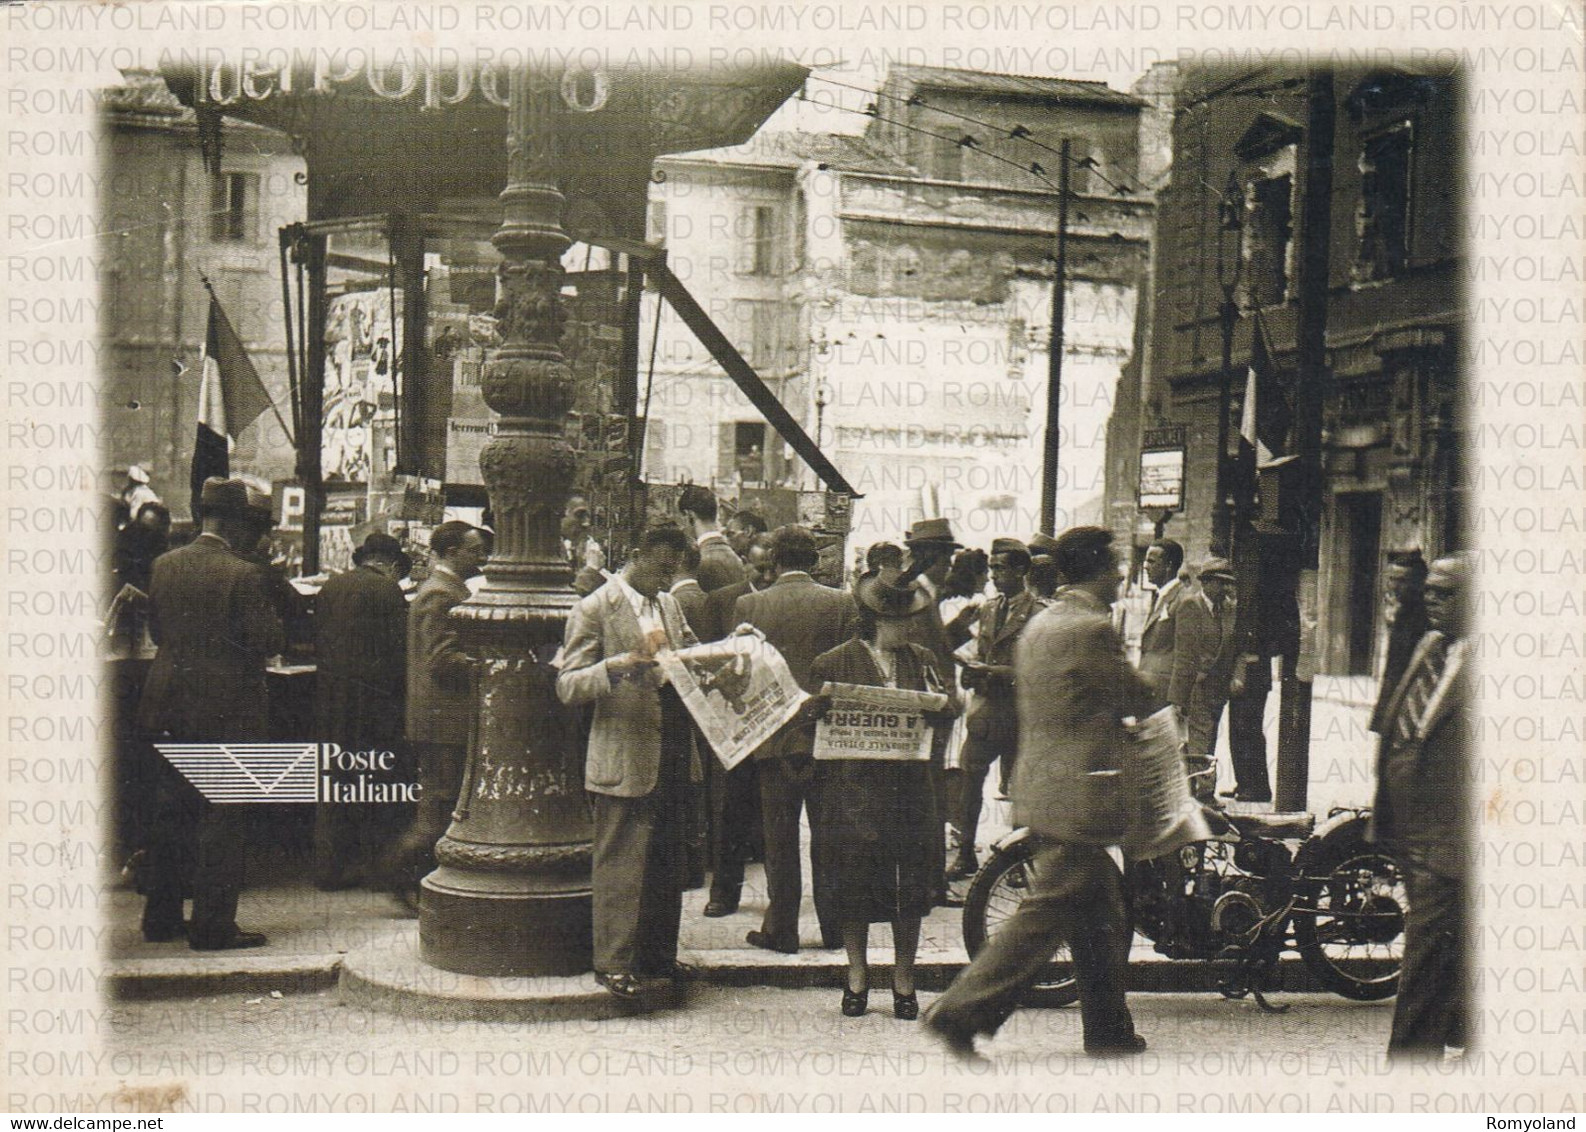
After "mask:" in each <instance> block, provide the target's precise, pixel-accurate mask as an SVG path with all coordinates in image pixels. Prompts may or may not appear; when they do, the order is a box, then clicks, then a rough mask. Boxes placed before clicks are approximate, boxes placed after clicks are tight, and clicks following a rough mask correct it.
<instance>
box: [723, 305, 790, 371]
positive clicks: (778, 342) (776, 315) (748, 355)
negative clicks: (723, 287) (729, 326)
mask: <svg viewBox="0 0 1586 1132" xmlns="http://www.w3.org/2000/svg"><path fill="white" fill-rule="evenodd" d="M735 306H737V307H738V309H739V311H740V312H741V313H742V314H744V315H747V319H746V321H747V324H748V325H747V326H746V327H745V330H746V332H747V333H746V334H745V335H744V341H745V345H744V347H743V355H744V360H745V361H747V362H748V363H749V364H750V365H752V366H754V368H755V369H756V370H757V371H759V372H760V373H761V374H762V375H766V374H773V373H779V372H781V370H783V369H784V368H786V365H787V359H786V358H785V357H784V356H783V335H782V304H781V303H779V302H776V301H773V300H767V299H745V300H742V302H741V303H738V304H735Z"/></svg>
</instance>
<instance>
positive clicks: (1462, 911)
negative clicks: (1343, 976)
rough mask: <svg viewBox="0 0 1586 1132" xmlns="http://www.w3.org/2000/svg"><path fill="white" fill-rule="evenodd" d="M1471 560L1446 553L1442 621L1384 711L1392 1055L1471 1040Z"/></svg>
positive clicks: (1378, 825)
mask: <svg viewBox="0 0 1586 1132" xmlns="http://www.w3.org/2000/svg"><path fill="white" fill-rule="evenodd" d="M1469 592H1470V563H1469V562H1468V561H1467V560H1466V559H1465V558H1464V557H1453V558H1439V559H1437V560H1436V561H1435V562H1433V563H1432V565H1431V568H1430V570H1429V571H1428V573H1427V575H1426V588H1425V601H1426V619H1427V622H1428V623H1429V625H1430V626H1431V628H1430V630H1429V631H1428V632H1427V633H1426V635H1425V636H1423V637H1422V638H1421V642H1420V644H1419V645H1417V646H1416V649H1415V653H1414V655H1413V656H1412V657H1411V658H1410V661H1409V664H1408V666H1407V667H1406V668H1405V671H1404V676H1403V677H1402V678H1401V679H1400V680H1399V684H1398V687H1397V688H1395V689H1394V691H1393V695H1392V698H1391V699H1390V700H1389V701H1388V704H1387V706H1386V708H1385V710H1384V713H1383V726H1384V728H1385V729H1384V731H1383V734H1382V744H1381V746H1380V747H1379V748H1378V752H1377V796H1376V801H1375V803H1374V804H1373V806H1372V811H1371V814H1372V837H1373V839H1374V840H1376V841H1378V842H1380V843H1382V844H1384V845H1386V846H1387V848H1388V849H1389V850H1390V851H1391V852H1392V853H1393V856H1394V858H1395V859H1396V860H1397V861H1398V863H1399V867H1400V868H1401V869H1402V870H1403V872H1404V883H1405V886H1406V888H1407V889H1408V890H1409V897H1410V911H1409V913H1408V914H1407V915H1406V917H1405V922H1404V972H1403V974H1402V975H1401V976H1400V978H1399V997H1398V999H1397V1001H1396V1002H1395V1003H1394V1007H1393V1031H1392V1034H1391V1035H1390V1037H1389V1038H1388V1054H1389V1056H1390V1057H1393V1056H1427V1055H1431V1056H1438V1055H1441V1054H1442V1053H1443V1050H1444V1048H1445V1047H1448V1046H1452V1047H1456V1048H1464V1047H1465V1046H1466V1044H1467V1042H1468V1040H1469V1033H1468V1030H1467V1025H1468V1019H1469V1013H1468V1012H1469V1006H1468V1003H1469V986H1468V979H1469V973H1468V970H1467V967H1466V948H1467V947H1468V941H1469V934H1470V922H1469V913H1468V910H1467V898H1466V883H1467V877H1468V872H1469V869H1468V861H1469V855H1470V830H1469V818H1468V802H1469V785H1468V783H1469V775H1470V707H1471V704H1470V672H1469V669H1468V667H1467V664H1466V652H1467V648H1468V646H1467V644H1466V637H1465V634H1466V622H1467V617H1468V612H1469V604H1468V603H1469V600H1470V599H1469Z"/></svg>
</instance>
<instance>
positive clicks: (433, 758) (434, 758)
mask: <svg viewBox="0 0 1586 1132" xmlns="http://www.w3.org/2000/svg"><path fill="white" fill-rule="evenodd" d="M487 557H488V555H487V554H486V551H485V538H484V534H483V533H482V532H481V531H480V530H479V529H478V528H476V527H474V526H471V525H470V524H468V523H463V522H459V521H457V520H455V519H454V520H451V521H449V522H445V523H442V524H441V525H440V526H438V527H436V528H435V529H434V530H433V531H432V532H430V573H429V577H427V578H425V579H424V582H423V584H422V585H420V586H419V589H418V593H417V594H415V595H414V597H413V602H412V604H411V605H410V606H409V607H408V627H407V641H408V650H407V654H408V655H407V737H408V742H409V743H411V744H412V745H413V754H414V757H415V759H416V760H417V762H418V778H419V787H420V791H419V803H418V812H417V813H416V814H415V815H414V817H413V821H412V822H411V823H410V824H409V825H408V828H407V829H406V830H405V831H403V833H402V835H401V837H400V838H398V839H397V842H396V845H395V847H394V849H393V851H392V859H393V862H394V864H395V867H396V870H397V873H396V876H395V877H394V878H393V880H394V883H395V888H396V893H397V895H398V897H400V898H401V899H402V900H404V901H405V902H407V903H408V904H410V905H414V904H416V901H417V897H418V886H419V882H420V881H421V880H423V879H424V877H425V875H426V874H428V873H429V872H430V871H431V870H432V869H434V868H435V843H436V842H437V841H439V840H440V839H441V837H442V835H443V834H445V832H446V827H447V826H448V825H449V824H450V823H451V815H452V811H453V810H454V809H456V808H457V793H458V791H459V790H461V789H462V785H463V762H464V760H465V758H466V757H467V754H468V722H469V719H470V717H471V716H472V715H473V710H474V701H473V695H472V691H473V688H472V665H473V660H472V658H471V657H469V655H468V654H467V653H466V652H464V651H463V647H462V644H461V643H460V642H459V641H458V638H457V630H456V629H455V628H454V627H453V626H452V623H451V612H452V609H453V608H454V607H455V606H458V605H460V604H462V603H463V602H465V601H467V600H468V596H469V589H468V580H469V579H470V578H472V577H474V576H475V575H477V574H478V573H479V570H480V567H481V566H482V565H483V564H484V562H485V559H486V558H487Z"/></svg>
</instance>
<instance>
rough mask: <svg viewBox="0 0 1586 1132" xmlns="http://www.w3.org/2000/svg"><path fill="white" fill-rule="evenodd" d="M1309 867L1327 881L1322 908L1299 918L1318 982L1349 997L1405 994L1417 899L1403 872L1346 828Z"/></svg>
mask: <svg viewBox="0 0 1586 1132" xmlns="http://www.w3.org/2000/svg"><path fill="white" fill-rule="evenodd" d="M1337 832H1338V833H1339V834H1343V835H1345V836H1343V837H1340V838H1339V841H1338V843H1337V844H1335V845H1332V846H1323V852H1322V853H1321V854H1319V855H1318V857H1317V858H1316V860H1315V861H1314V863H1313V864H1312V865H1311V866H1310V867H1308V868H1306V870H1305V872H1306V874H1307V875H1308V876H1312V877H1318V878H1322V879H1321V882H1320V884H1319V885H1318V886H1317V888H1316V891H1315V909H1314V911H1313V910H1302V909H1300V908H1296V909H1295V912H1294V943H1295V946H1296V947H1297V948H1298V949H1299V952H1300V955H1301V956H1302V957H1303V958H1304V959H1305V965H1306V966H1307V967H1309V968H1310V970H1311V973H1312V974H1313V975H1315V976H1316V980H1317V981H1318V982H1319V983H1321V984H1322V985H1323V986H1325V987H1326V988H1327V989H1328V990H1330V991H1332V992H1334V993H1335V994H1340V995H1343V996H1344V997H1345V998H1353V999H1359V1000H1362V1001H1371V1000H1374V999H1380V998H1389V997H1391V996H1392V995H1394V994H1397V993H1398V990H1399V971H1400V969H1401V968H1402V967H1403V966H1404V917H1405V913H1406V912H1407V911H1408V910H1409V907H1410V900H1409V895H1408V893H1407V891H1406V889H1405V884H1404V878H1403V877H1402V876H1401V875H1400V873H1399V866H1398V865H1397V864H1395V863H1394V861H1393V859H1392V858H1391V857H1389V856H1388V855H1387V854H1386V853H1383V852H1382V851H1381V850H1379V849H1377V848H1376V847H1375V846H1373V845H1369V844H1367V843H1366V842H1365V841H1364V840H1362V839H1361V838H1360V837H1359V836H1358V834H1357V831H1356V830H1355V829H1353V828H1350V827H1346V828H1344V829H1340V830H1338V831H1337Z"/></svg>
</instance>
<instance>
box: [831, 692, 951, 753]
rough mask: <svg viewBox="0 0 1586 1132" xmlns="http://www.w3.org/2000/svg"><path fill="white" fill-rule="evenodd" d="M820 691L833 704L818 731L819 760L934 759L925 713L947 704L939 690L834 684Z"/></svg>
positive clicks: (940, 708) (945, 698)
mask: <svg viewBox="0 0 1586 1132" xmlns="http://www.w3.org/2000/svg"><path fill="white" fill-rule="evenodd" d="M821 692H822V693H823V694H825V695H829V696H831V698H832V706H831V710H830V711H828V712H827V713H826V715H825V717H824V718H823V719H822V720H821V722H820V726H818V727H817V728H816V729H815V757H816V758H817V759H882V760H886V761H890V762H929V761H930V758H931V725H930V723H929V722H928V721H927V720H926V718H925V713H926V712H928V711H941V710H942V709H943V708H945V707H946V706H947V697H946V696H944V695H942V694H941V693H940V692H911V691H908V690H906V689H903V688H877V687H873V686H871V685H866V684H834V683H832V682H831V681H827V683H826V684H825V685H824V686H823V687H822V688H821Z"/></svg>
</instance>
